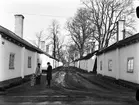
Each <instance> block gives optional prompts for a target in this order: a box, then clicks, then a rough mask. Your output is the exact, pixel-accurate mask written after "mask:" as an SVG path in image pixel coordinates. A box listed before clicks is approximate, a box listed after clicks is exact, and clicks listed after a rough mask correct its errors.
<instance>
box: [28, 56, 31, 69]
mask: <svg viewBox="0 0 139 105" xmlns="http://www.w3.org/2000/svg"><path fill="white" fill-rule="evenodd" d="M28 68H31V57H28Z"/></svg>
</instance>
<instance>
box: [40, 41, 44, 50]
mask: <svg viewBox="0 0 139 105" xmlns="http://www.w3.org/2000/svg"><path fill="white" fill-rule="evenodd" d="M40 47H41V50H43V51H45V41H41V46H40Z"/></svg>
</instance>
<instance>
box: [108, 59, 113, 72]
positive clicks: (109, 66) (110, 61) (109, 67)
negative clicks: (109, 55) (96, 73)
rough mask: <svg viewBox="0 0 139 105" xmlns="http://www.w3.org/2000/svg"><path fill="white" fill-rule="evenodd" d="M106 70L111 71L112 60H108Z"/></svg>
mask: <svg viewBox="0 0 139 105" xmlns="http://www.w3.org/2000/svg"><path fill="white" fill-rule="evenodd" d="M108 70H109V71H112V60H109V61H108Z"/></svg>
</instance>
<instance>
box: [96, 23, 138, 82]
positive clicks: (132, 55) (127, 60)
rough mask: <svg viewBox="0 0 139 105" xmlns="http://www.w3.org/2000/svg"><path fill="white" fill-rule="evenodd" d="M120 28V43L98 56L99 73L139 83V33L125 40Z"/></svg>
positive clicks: (118, 36) (102, 51) (99, 53)
mask: <svg viewBox="0 0 139 105" xmlns="http://www.w3.org/2000/svg"><path fill="white" fill-rule="evenodd" d="M119 25H122V21H121V23H120V24H119ZM122 26H123V25H122ZM118 27H120V28H118V34H117V39H118V41H117V42H116V43H114V44H112V45H111V46H109V47H107V48H105V49H103V50H101V51H99V52H98V54H97V73H98V74H102V75H105V76H109V77H113V78H115V79H121V80H125V81H129V82H133V83H139V64H138V63H139V33H138V34H135V35H134V36H131V37H128V38H126V39H123V38H124V37H123V35H124V34H123V31H122V30H123V29H122V27H121V26H118Z"/></svg>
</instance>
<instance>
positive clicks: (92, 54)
mask: <svg viewBox="0 0 139 105" xmlns="http://www.w3.org/2000/svg"><path fill="white" fill-rule="evenodd" d="M97 52H98V50H96V51H94V52H92V53H89V54H87V55H86V56H84V57H82V58H79V59H76V60H75V62H76V61H79V60H87V59H90V58H91V57H92V56H94V55H95V54H96V53H97Z"/></svg>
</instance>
